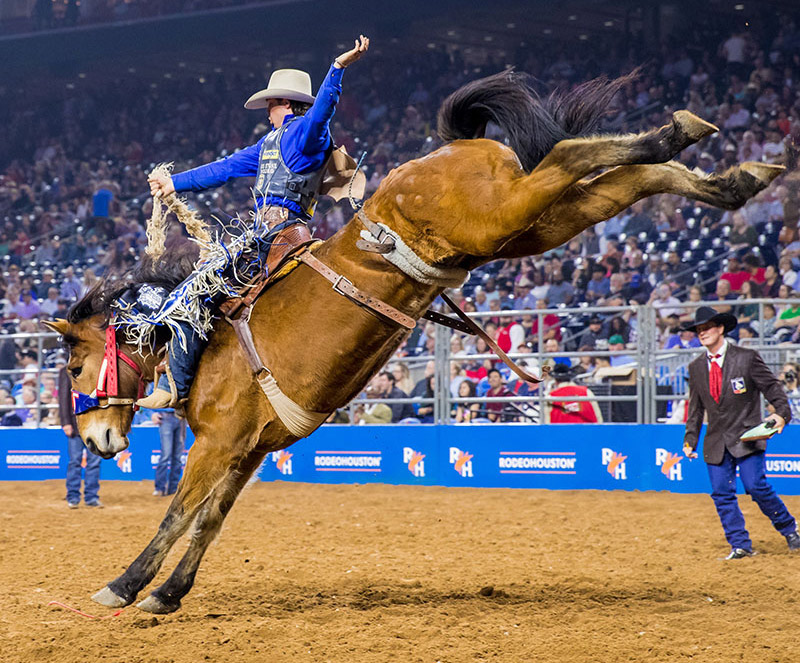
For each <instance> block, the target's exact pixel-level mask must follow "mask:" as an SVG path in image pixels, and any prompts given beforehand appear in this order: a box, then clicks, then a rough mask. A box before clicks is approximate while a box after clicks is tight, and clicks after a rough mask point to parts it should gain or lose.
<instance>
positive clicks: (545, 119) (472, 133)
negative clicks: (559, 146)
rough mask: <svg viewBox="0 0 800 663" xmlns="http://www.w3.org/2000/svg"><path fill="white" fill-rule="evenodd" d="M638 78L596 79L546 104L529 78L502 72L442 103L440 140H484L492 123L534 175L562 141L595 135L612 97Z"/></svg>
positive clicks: (554, 95)
mask: <svg viewBox="0 0 800 663" xmlns="http://www.w3.org/2000/svg"><path fill="white" fill-rule="evenodd" d="M637 74H638V72H637V71H634V72H632V73H630V74H628V75H627V76H622V77H620V78H616V79H613V80H609V79H607V78H606V77H600V78H596V79H594V80H591V81H588V82H586V83H583V84H581V85H579V86H577V87H576V88H575V89H574V90H571V91H569V92H562V91H558V90H557V91H555V92H552V93H551V94H550V95H549V96H547V97H546V98H542V97H540V96H539V94H538V93H537V92H536V90H535V89H534V88H533V86H532V84H531V81H530V78H529V77H528V76H526V75H525V74H519V73H517V72H515V71H513V70H508V71H502V72H500V73H499V74H494V75H493V76H488V77H486V78H482V79H479V80H477V81H473V82H471V83H467V84H466V85H465V86H463V87H461V88H459V89H458V90H456V91H455V92H453V93H452V94H451V95H450V96H449V97H447V99H445V100H444V102H442V105H441V107H440V108H439V116H438V127H437V129H438V132H439V136H440V137H441V138H442V140H445V141H451V140H457V139H461V138H480V137H482V136H483V135H484V131H485V129H486V124H487V123H488V122H489V121H491V122H494V123H495V124H496V125H498V126H499V127H500V128H501V129H502V130H503V131H504V132H505V134H506V136H507V138H508V142H509V145H510V146H511V148H512V149H513V150H514V152H516V154H517V156H518V157H519V160H520V162H521V163H522V167H523V169H524V170H525V171H526V172H530V171H532V170H533V169H534V168H535V167H536V165H537V164H538V163H539V162H540V161H541V160H542V159H543V158H544V157H545V155H546V154H547V153H548V152H549V151H550V150H551V149H553V146H554V145H555V144H556V143H558V142H559V141H561V140H564V139H566V138H574V137H576V136H584V135H586V134H588V133H589V132H591V131H592V130H593V129H594V128H595V127H596V126H597V124H598V122H599V121H600V118H602V116H603V113H604V112H605V110H606V108H607V107H608V104H609V103H610V101H611V99H612V98H613V97H614V95H615V94H616V93H617V92H618V91H619V90H620V88H622V87H623V86H624V85H626V84H628V83H629V82H630V81H631V80H633V79H634V78H635V77H636V76H637Z"/></svg>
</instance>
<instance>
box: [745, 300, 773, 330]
mask: <svg viewBox="0 0 800 663" xmlns="http://www.w3.org/2000/svg"><path fill="white" fill-rule="evenodd" d="M776 320H777V316H776V314H775V306H773V305H772V304H764V305H763V306H762V308H761V319H760V320H753V322H751V323H750V325H751V326H752V327H753V328H754V329H755V330H756V332H758V333H760V334H761V333H763V335H764V338H770V337H772V336H773V335H774V334H775V321H776ZM762 330H763V331H762Z"/></svg>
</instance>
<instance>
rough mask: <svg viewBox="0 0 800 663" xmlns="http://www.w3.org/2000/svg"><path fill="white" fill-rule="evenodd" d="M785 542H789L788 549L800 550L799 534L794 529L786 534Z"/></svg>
mask: <svg viewBox="0 0 800 663" xmlns="http://www.w3.org/2000/svg"><path fill="white" fill-rule="evenodd" d="M786 543H787V544H789V550H800V534H798V533H797V531H796V530H795V531H794V532H792V533H791V534H787V535H786Z"/></svg>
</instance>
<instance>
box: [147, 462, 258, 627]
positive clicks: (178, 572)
mask: <svg viewBox="0 0 800 663" xmlns="http://www.w3.org/2000/svg"><path fill="white" fill-rule="evenodd" d="M265 455H266V451H263V450H261V449H258V448H256V449H253V451H251V452H250V453H249V454H248V455H247V456H246V457H245V458H244V460H242V462H241V463H240V464H239V466H238V467H236V468H233V469H231V471H230V472H229V473H228V475H227V476H226V477H225V478H224V479H223V480H222V481H221V482H220V483H219V485H218V486H217V487H216V488H215V489H214V492H213V493H212V495H211V496H210V497H209V498H208V500H206V502H205V504H204V505H203V508H202V509H201V510H200V513H199V514H198V515H197V520H196V521H195V525H194V532H193V533H192V539H191V542H190V543H189V547H188V549H187V550H186V553H185V554H184V556H183V558H181V561H180V562H179V563H178V566H177V567H176V568H175V570H174V571H173V572H172V575H170V577H169V578H168V579H167V581H166V582H165V583H164V584H163V585H161V586H160V587H158V588H157V589H155V590H154V591H153V592H151V593H150V596H148V597H147V598H146V599H144V600H143V601H141V602H140V603H139V604H138V606H137V607H139V608H141V609H142V610H145V611H147V612H153V613H156V614H166V613H169V612H174V611H175V610H177V609H178V608H180V607H181V599H182V598H183V597H184V596H186V594H188V593H189V590H190V589H191V588H192V585H194V578H195V575H196V574H197V569H198V567H199V566H200V560H201V559H202V558H203V555H204V554H205V552H206V550H207V549H208V546H209V545H210V544H211V542H212V541H213V540H214V538H215V537H216V536H217V534H218V533H219V530H220V529H221V527H222V523H223V521H224V520H225V517H226V516H227V515H228V512H229V511H230V510H231V507H232V506H233V503H234V502H235V501H236V498H237V497H238V496H239V493H240V492H241V490H242V488H244V486H245V485H246V484H247V481H248V479H249V478H250V476H251V475H252V474H253V472H255V471H256V469H257V468H258V466H259V465H260V464H261V461H262V460H264V456H265Z"/></svg>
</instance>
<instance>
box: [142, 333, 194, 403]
mask: <svg viewBox="0 0 800 663" xmlns="http://www.w3.org/2000/svg"><path fill="white" fill-rule="evenodd" d="M178 324H179V325H180V327H181V330H182V331H183V335H184V338H185V339H186V349H185V350H184V349H183V346H182V345H181V342H180V339H178V338H176V337H175V335H173V337H172V340H171V341H170V343H169V370H167V371H166V373H164V375H162V376H161V377H160V378H159V380H158V384H157V385H156V388H155V389H154V390H153V393H152V394H150V395H149V396H148V397H146V398H143V399H141V400H140V401H137V405H139V406H140V407H144V408H147V409H150V410H153V409H159V408H166V407H175V405H176V404H177V403H178V402H179V401H181V400H183V399H185V398H187V397H188V396H189V391H190V389H191V388H192V381H193V380H194V376H195V373H196V371H197V364H198V362H199V361H200V355H201V354H203V350H205V347H206V343H205V342H204V341H203V339H202V338H201V337H200V335H199V334H198V333H197V332H196V331H195V330H194V329H193V328H192V326H191V325H190V324H188V323H186V322H180V323H178Z"/></svg>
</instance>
